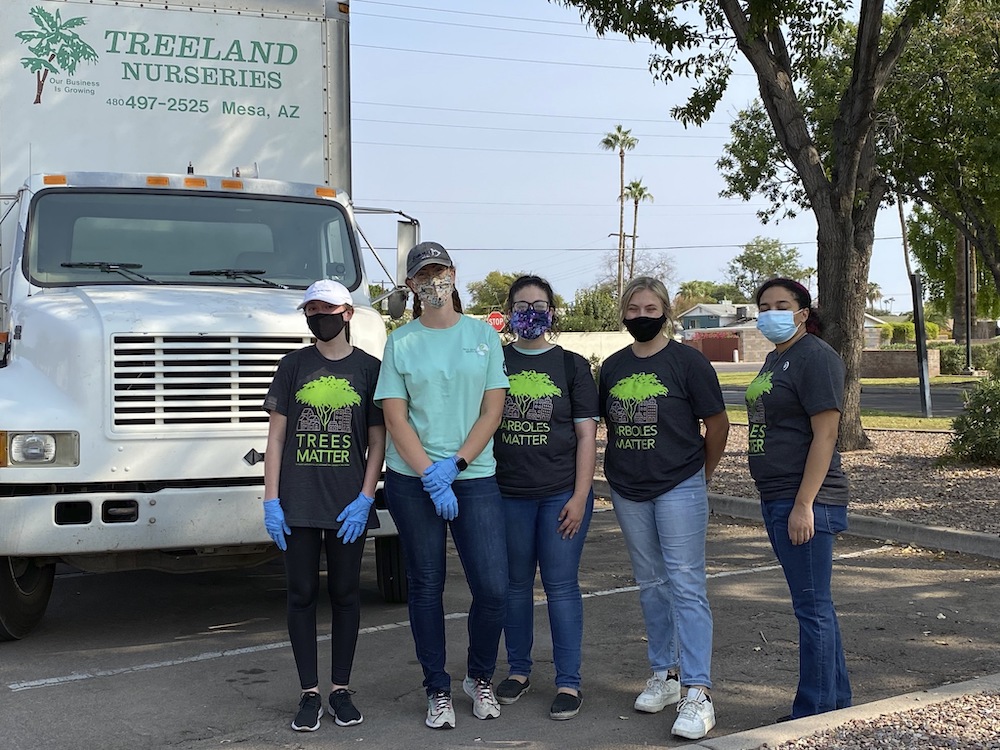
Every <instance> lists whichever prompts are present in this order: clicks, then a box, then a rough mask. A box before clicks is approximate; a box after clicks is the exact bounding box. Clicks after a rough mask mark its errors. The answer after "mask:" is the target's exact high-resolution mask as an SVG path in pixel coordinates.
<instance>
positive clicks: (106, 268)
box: [59, 260, 161, 284]
mask: <svg viewBox="0 0 1000 750" xmlns="http://www.w3.org/2000/svg"><path fill="white" fill-rule="evenodd" d="M59 265H60V266H62V267H63V268H96V269H99V270H100V271H102V272H103V273H117V274H120V275H122V276H124V277H125V278H126V279H128V280H129V281H135V280H136V279H140V280H142V281H145V282H146V283H148V284H159V283H161V282H159V281H157V280H156V279H151V278H150V277H149V276H146V275H145V274H141V273H139V272H138V271H136V270H135V269H136V268H142V263H111V262H110V261H106V260H94V261H87V262H83V263H60V264H59Z"/></svg>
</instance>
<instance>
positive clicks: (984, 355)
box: [972, 343, 1000, 370]
mask: <svg viewBox="0 0 1000 750" xmlns="http://www.w3.org/2000/svg"><path fill="white" fill-rule="evenodd" d="M997 357H1000V343H990V344H977V345H975V346H973V347H972V367H973V368H974V369H976V370H990V369H992V368H993V367H994V366H995V364H996V361H997Z"/></svg>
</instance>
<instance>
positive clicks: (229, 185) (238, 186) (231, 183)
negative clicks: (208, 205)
mask: <svg viewBox="0 0 1000 750" xmlns="http://www.w3.org/2000/svg"><path fill="white" fill-rule="evenodd" d="M222 187H223V188H225V189H226V190H242V189H243V180H223V181H222Z"/></svg>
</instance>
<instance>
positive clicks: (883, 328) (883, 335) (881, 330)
mask: <svg viewBox="0 0 1000 750" xmlns="http://www.w3.org/2000/svg"><path fill="white" fill-rule="evenodd" d="M878 336H879V340H880V341H881V342H882V343H883V344H886V343H888V342H889V341H891V340H892V323H883V324H882V325H880V326H879V327H878Z"/></svg>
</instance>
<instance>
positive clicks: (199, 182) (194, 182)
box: [184, 177, 208, 188]
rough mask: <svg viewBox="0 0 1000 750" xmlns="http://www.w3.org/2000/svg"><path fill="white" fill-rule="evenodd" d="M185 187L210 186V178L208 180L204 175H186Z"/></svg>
mask: <svg viewBox="0 0 1000 750" xmlns="http://www.w3.org/2000/svg"><path fill="white" fill-rule="evenodd" d="M184 187H189V188H203V187H208V180H206V179H205V178H204V177H185V178H184Z"/></svg>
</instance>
